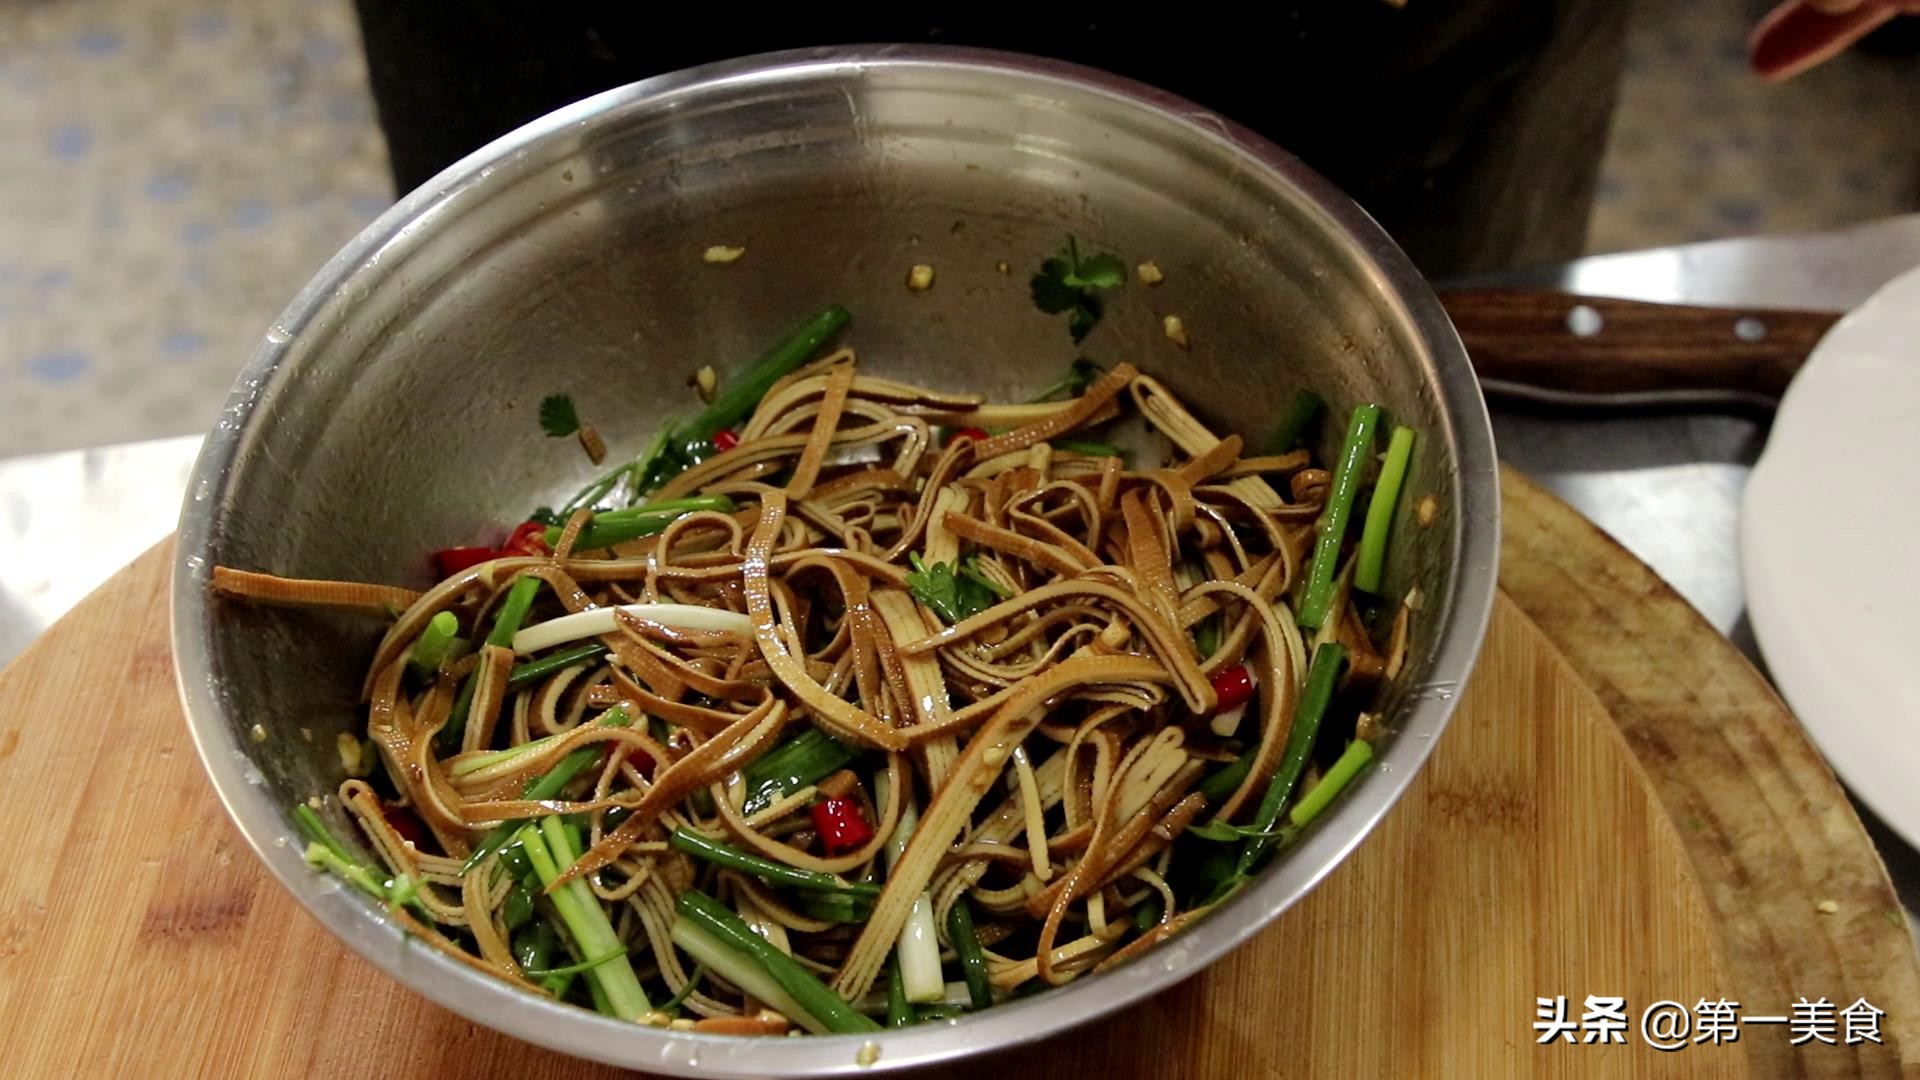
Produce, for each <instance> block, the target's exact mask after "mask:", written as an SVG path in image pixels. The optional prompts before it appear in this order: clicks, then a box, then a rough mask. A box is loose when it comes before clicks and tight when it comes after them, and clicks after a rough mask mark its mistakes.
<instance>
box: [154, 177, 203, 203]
mask: <svg viewBox="0 0 1920 1080" xmlns="http://www.w3.org/2000/svg"><path fill="white" fill-rule="evenodd" d="M192 190H193V181H191V180H189V179H187V178H186V176H184V175H182V174H180V173H177V172H162V173H155V174H153V176H152V177H150V178H149V179H148V180H147V187H146V191H147V198H149V199H152V200H153V201H155V202H179V201H180V200H181V199H184V198H186V197H187V192H189V191H192Z"/></svg>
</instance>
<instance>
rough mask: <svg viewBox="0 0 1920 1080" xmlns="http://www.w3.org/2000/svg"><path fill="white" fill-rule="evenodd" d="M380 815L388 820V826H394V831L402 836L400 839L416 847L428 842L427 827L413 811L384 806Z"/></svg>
mask: <svg viewBox="0 0 1920 1080" xmlns="http://www.w3.org/2000/svg"><path fill="white" fill-rule="evenodd" d="M380 813H381V815H382V816H384V817H385V818H386V819H387V824H389V825H391V826H393V831H394V832H397V833H399V834H400V839H402V840H405V841H406V842H407V843H409V844H412V845H413V846H414V847H420V846H421V845H423V844H425V843H426V842H427V827H426V826H425V825H422V824H421V823H420V819H419V818H418V817H415V816H414V813H413V811H411V810H409V809H407V808H406V807H404V806H382V807H381V808H380Z"/></svg>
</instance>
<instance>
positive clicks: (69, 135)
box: [47, 124, 93, 161]
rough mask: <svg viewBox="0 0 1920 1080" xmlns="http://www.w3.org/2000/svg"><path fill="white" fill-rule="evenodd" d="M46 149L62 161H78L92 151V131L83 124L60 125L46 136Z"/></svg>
mask: <svg viewBox="0 0 1920 1080" xmlns="http://www.w3.org/2000/svg"><path fill="white" fill-rule="evenodd" d="M47 149H48V150H49V151H51V152H52V154H53V156H54V157H57V158H59V159H60V160H62V161H78V160H80V159H81V158H83V157H86V156H87V151H89V150H91V149H93V129H92V128H90V127H88V126H87V125H85V124H61V125H60V126H59V127H57V128H54V129H53V133H52V134H50V135H48V136H47Z"/></svg>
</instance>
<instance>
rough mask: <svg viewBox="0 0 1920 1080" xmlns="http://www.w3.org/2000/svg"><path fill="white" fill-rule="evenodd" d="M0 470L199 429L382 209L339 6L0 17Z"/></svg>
mask: <svg viewBox="0 0 1920 1080" xmlns="http://www.w3.org/2000/svg"><path fill="white" fill-rule="evenodd" d="M0 146H4V147H6V148H7V149H6V150H5V151H4V152H0V456H6V455H9V454H20V453H29V452H34V451H39V450H55V449H61V448H64V447H70V446H84V445H92V444H98V443H104V442H119V441H123V440H128V439H139V438H149V437H154V436H160V435H173V434H181V433H184V432H189V431H202V430H205V429H206V428H207V427H208V426H210V425H211V423H212V419H213V416H214V414H215V413H216V412H217V410H218V408H219V405H220V403H221V402H222V401H223V400H224V399H225V397H226V393H227V390H228V388H229V387H230V386H231V385H232V383H233V377H234V373H235V371H236V370H238V368H239V367H240V365H241V364H242V363H244V362H245V360H246V358H247V355H248V353H249V351H250V350H251V348H252V346H253V344H254V342H255V341H256V340H257V339H258V337H259V335H260V334H261V332H262V331H263V330H264V329H265V328H266V326H267V325H268V323H269V322H271V321H272V318H273V316H274V315H275V314H276V313H277V312H278V311H279V309H280V308H281V307H282V306H283V305H284V304H285V303H286V302H287V300H288V299H289V298H291V297H292V295H293V293H294V292H295V291H296V290H298V288H299V287H300V285H301V283H302V282H304V281H305V280H306V278H307V277H308V276H310V275H311V274H312V273H313V271H314V270H315V269H316V268H318V267H319V265H320V264H321V263H322V262H324V261H325V260H326V258H327V257H328V256H329V255H331V254H332V253H333V252H334V251H335V250H336V249H337V248H339V247H340V245H341V244H343V243H345V242H346V241H347V240H348V239H349V238H351V237H352V236H353V234H354V232H355V231H357V230H358V229H359V227H360V226H361V225H362V224H364V223H365V222H366V221H367V220H369V219H371V218H372V217H373V215H375V214H376V213H378V212H379V211H380V210H381V209H382V208H383V207H385V206H386V205H387V203H388V202H389V201H390V198H391V191H390V185H389V181H388V179H387V171H386V151H385V148H384V145H383V143H382V140H381V138H380V134H379V129H378V127H377V126H376V125H375V123H374V119H373V114H372V109H371V103H370V100H369V99H368V97H367V91H366V76H365V72H364V68H363V64H362V60H361V56H360V44H359V37H358V29H357V27H356V25H355V23H354V19H353V14H352V10H351V8H350V7H349V6H348V5H347V4H346V3H344V2H341V0H330V2H319V0H315V2H311V3H309V2H302V3H288V2H285V0H179V2H176V0H54V2H41V3H25V4H23V3H19V2H17V0H0Z"/></svg>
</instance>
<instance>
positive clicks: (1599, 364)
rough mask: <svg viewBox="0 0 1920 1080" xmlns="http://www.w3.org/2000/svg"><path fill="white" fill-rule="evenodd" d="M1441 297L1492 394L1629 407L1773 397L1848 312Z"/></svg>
mask: <svg viewBox="0 0 1920 1080" xmlns="http://www.w3.org/2000/svg"><path fill="white" fill-rule="evenodd" d="M1440 300H1441V303H1442V304H1444V305H1445V307H1446V309H1447V314H1448V315H1449V316H1451V317H1452V318H1453V325H1454V326H1455V328H1457V329H1458V330H1459V331H1460V338H1461V340H1462V341H1464V342H1465V343H1466V346H1467V355H1468V356H1470V357H1472V359H1473V367H1474V370H1475V371H1476V372H1478V373H1479V375H1480V378H1481V380H1482V381H1483V382H1485V383H1490V384H1492V385H1490V386H1489V387H1488V389H1489V390H1490V391H1494V392H1500V391H1509V392H1512V393H1517V394H1520V395H1522V396H1534V397H1544V398H1548V399H1555V400H1593V401H1599V402H1606V401H1615V402H1621V403H1631V402H1634V401H1642V402H1646V401H1660V400H1670V401H1689V400H1692V401H1705V400H1715V399H1717V400H1729V399H1747V400H1760V401H1765V402H1777V401H1778V400H1779V399H1780V395H1782V394H1784V393H1785V392H1786V389H1787V384H1788V383H1789V382H1791V381H1792V379H1793V375H1794V372H1796V371H1798V370H1799V369H1800V365H1801V364H1803V363H1805V362H1806V359H1807V354H1808V353H1810V352H1812V351H1813V346H1814V345H1815V343H1817V342H1818V341H1819V340H1820V336H1821V335H1822V334H1824V333H1826V332H1827V328H1828V327H1831V326H1832V325H1833V324H1834V322H1835V321H1836V320H1838V319H1839V317H1840V315H1839V313H1837V312H1826V311H1786V310H1781V309H1769V308H1749V309H1742V308H1718V307H1697V306H1694V305H1690V304H1651V303H1646V302H1643V301H1638V300H1611V299H1605V298H1601V297H1593V296H1576V295H1574V294H1572V293H1564V292H1552V291H1546V290H1528V289H1452V290H1447V291H1444V292H1442V293H1441V294H1440Z"/></svg>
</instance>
